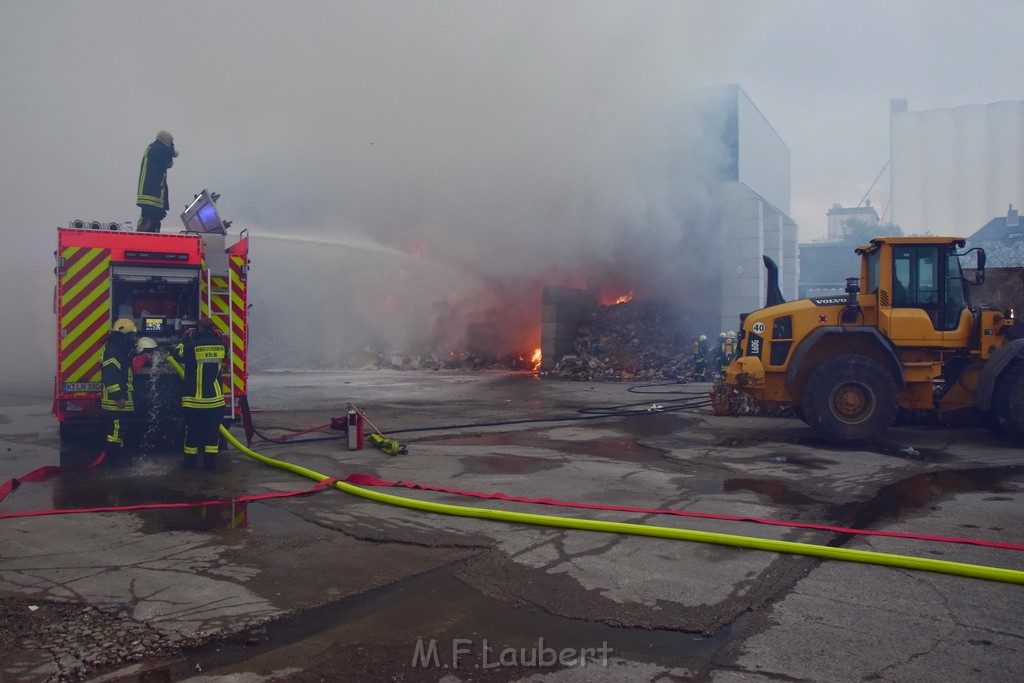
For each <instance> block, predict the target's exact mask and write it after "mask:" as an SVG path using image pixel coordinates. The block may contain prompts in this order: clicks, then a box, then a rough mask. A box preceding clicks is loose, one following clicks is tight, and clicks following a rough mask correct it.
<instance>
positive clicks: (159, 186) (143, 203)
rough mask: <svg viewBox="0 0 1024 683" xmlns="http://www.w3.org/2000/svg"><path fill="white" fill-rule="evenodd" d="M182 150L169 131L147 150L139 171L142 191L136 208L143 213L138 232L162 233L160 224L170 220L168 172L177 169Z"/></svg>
mask: <svg viewBox="0 0 1024 683" xmlns="http://www.w3.org/2000/svg"><path fill="white" fill-rule="evenodd" d="M176 156H178V150H176V149H174V137H173V136H172V135H171V134H170V133H168V132H167V131H166V130H162V131H160V132H159V133H157V134H156V140H154V141H153V142H151V143H150V145H149V147H147V148H146V153H145V154H143V155H142V165H141V166H140V167H139V191H138V198H137V199H136V202H135V203H136V205H137V206H138V207H139V208H140V209H142V217H141V218H139V225H138V227H137V228H136V231H137V232H160V221H162V220H163V219H164V217H165V216H167V210H168V209H169V208H170V206H171V204H170V201H168V195H167V169H169V168H170V167H171V166H173V165H174V158H175V157H176Z"/></svg>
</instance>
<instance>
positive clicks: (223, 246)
mask: <svg viewBox="0 0 1024 683" xmlns="http://www.w3.org/2000/svg"><path fill="white" fill-rule="evenodd" d="M218 198H219V195H217V194H215V193H213V194H211V193H210V192H208V191H207V190H203V192H202V193H201V194H198V195H196V196H195V200H194V201H193V202H192V203H191V204H190V205H189V206H188V208H187V209H186V210H185V211H184V212H183V213H182V214H181V219H182V222H183V224H184V226H185V229H184V231H183V232H181V233H179V234H168V233H148V232H135V231H133V230H130V229H128V228H126V227H125V226H122V225H120V224H117V223H100V222H92V223H85V222H84V221H72V222H71V224H70V225H69V227H67V228H58V229H57V250H56V251H55V252H54V256H55V257H56V260H57V265H56V268H55V269H54V273H55V275H56V279H57V283H56V287H55V289H54V301H53V308H54V313H55V315H56V323H57V324H56V335H57V340H56V346H57V354H56V357H57V368H56V375H55V381H54V394H53V414H54V415H55V416H56V417H57V421H58V423H59V426H60V428H59V432H60V437H61V440H64V441H66V440H77V439H79V438H82V437H83V436H85V435H87V434H92V433H95V432H96V431H97V427H98V426H99V425H100V424H101V423H102V420H103V415H102V412H101V410H100V396H101V392H102V382H101V372H100V369H101V361H102V355H103V345H104V342H105V341H106V337H107V334H108V333H109V331H110V328H111V324H112V323H113V321H114V320H116V319H118V318H131V319H132V320H133V321H135V324H136V327H137V328H138V330H139V332H138V334H139V336H140V337H150V338H151V339H153V340H154V341H155V342H156V343H157V351H158V353H157V354H156V357H157V358H159V355H160V353H161V352H162V353H166V352H168V351H170V350H172V349H173V348H174V346H175V345H176V344H177V343H178V342H179V341H180V339H181V337H182V335H183V333H184V332H185V330H187V329H188V328H190V327H192V326H194V325H195V324H196V323H197V321H198V320H199V318H200V317H201V316H205V317H208V318H210V320H211V321H213V323H214V325H215V326H216V328H217V330H218V331H219V333H220V335H221V336H222V338H223V339H224V342H225V344H226V346H227V348H228V352H229V354H230V362H225V363H224V366H223V375H222V377H221V384H222V386H223V388H224V395H225V399H226V403H227V405H226V407H225V419H226V420H231V419H235V418H237V417H239V416H240V414H241V411H242V409H243V407H244V406H245V401H246V390H247V383H248V382H247V380H248V378H247V374H246V349H247V344H248V332H249V329H248V316H247V310H248V303H247V291H248V286H247V284H248V274H249V258H248V256H249V237H248V233H247V231H245V230H243V231H242V232H241V233H240V235H239V236H238V237H237V238H235V239H232V238H230V237H229V236H228V234H227V229H228V227H229V226H230V222H229V221H223V220H222V219H221V217H220V215H219V212H218V210H217V205H216V200H217V199H218ZM147 374H148V375H150V376H146V375H147ZM180 382H181V380H180V378H178V376H177V375H176V374H175V373H174V372H173V371H172V370H171V369H170V368H169V367H167V366H166V364H165V365H163V366H162V367H161V366H160V365H159V363H158V364H157V365H156V366H155V367H154V368H153V369H151V370H145V369H144V370H143V372H142V373H140V375H138V376H136V380H135V383H134V392H135V396H134V399H135V405H136V409H135V417H134V419H135V420H136V421H137V422H138V421H144V420H146V418H147V416H148V417H149V419H150V420H158V421H159V422H160V423H161V425H162V426H163V427H165V428H166V427H167V426H168V425H170V426H171V430H173V429H174V428H175V427H176V426H177V427H178V428H180V424H181V414H180V407H179V403H180V396H181V391H180V390H181V386H180ZM158 408H159V410H157V409H158ZM137 431H138V430H137Z"/></svg>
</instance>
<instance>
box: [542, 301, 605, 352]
mask: <svg viewBox="0 0 1024 683" xmlns="http://www.w3.org/2000/svg"><path fill="white" fill-rule="evenodd" d="M594 304H595V302H594V297H593V295H592V294H591V293H590V292H588V291H587V290H585V289H573V288H571V287H556V286H549V287H545V288H544V291H543V293H542V294H541V318H540V321H541V322H540V353H541V361H540V369H541V371H550V370H554V369H555V364H556V363H557V362H558V359H559V358H561V357H562V356H564V355H565V354H566V353H568V352H569V351H570V350H571V349H570V345H571V342H572V337H573V335H574V334H575V333H576V328H577V327H579V323H580V320H581V319H582V318H583V316H584V315H586V313H587V311H589V310H590V309H591V308H592V307H593V306H594Z"/></svg>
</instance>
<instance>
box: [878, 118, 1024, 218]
mask: <svg viewBox="0 0 1024 683" xmlns="http://www.w3.org/2000/svg"><path fill="white" fill-rule="evenodd" d="M889 123H890V142H889V144H890V159H891V160H892V170H891V179H892V194H891V196H892V214H891V215H892V222H893V223H895V224H896V225H898V226H900V228H902V229H903V232H904V233H907V234H913V233H925V232H930V233H932V234H936V235H964V236H966V235H969V234H971V233H972V232H974V230H976V229H977V227H978V226H979V225H983V224H984V223H985V222H986V221H988V220H989V219H990V218H991V217H992V216H998V215H1000V214H1004V213H1006V207H1007V206H1008V205H1010V204H1014V205H1017V206H1020V205H1021V203H1022V202H1024V100H1022V101H1007V102H994V103H992V104H977V105H968V106H962V107H953V108H947V109H929V110H926V111H909V110H908V107H907V100H905V99H899V100H893V101H892V103H891V107H890V119H889Z"/></svg>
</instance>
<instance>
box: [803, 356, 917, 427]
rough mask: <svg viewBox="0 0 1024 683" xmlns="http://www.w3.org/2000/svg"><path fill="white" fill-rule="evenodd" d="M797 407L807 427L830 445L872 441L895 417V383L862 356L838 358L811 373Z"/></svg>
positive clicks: (881, 368) (826, 362)
mask: <svg viewBox="0 0 1024 683" xmlns="http://www.w3.org/2000/svg"><path fill="white" fill-rule="evenodd" d="M800 407H801V408H802V409H803V413H804V417H805V418H806V420H805V421H806V422H807V424H808V425H810V426H811V427H812V428H813V429H815V430H816V431H817V432H818V433H819V434H821V435H822V436H824V437H825V438H826V439H828V440H829V441H831V442H833V443H836V444H858V443H864V442H866V441H873V440H875V439H877V438H878V437H879V436H881V435H882V433H883V432H884V431H885V430H886V428H887V427H889V425H891V424H892V423H893V420H894V419H895V418H896V412H897V410H898V409H899V402H898V399H897V395H896V382H895V381H894V380H893V377H892V375H891V374H890V373H889V372H888V371H887V370H886V369H885V368H883V367H882V366H881V365H879V364H878V363H876V362H875V361H873V360H871V359H870V358H868V357H866V356H860V355H856V354H848V355H845V356H838V357H836V358H832V359H829V360H827V361H825V362H824V363H822V364H821V365H819V366H818V367H817V368H815V369H814V371H813V372H811V376H810V377H809V378H808V380H807V385H806V386H805V387H804V395H803V400H802V401H801V406H800Z"/></svg>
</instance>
